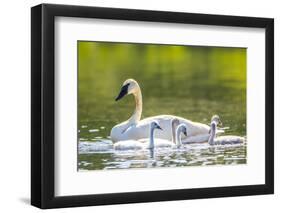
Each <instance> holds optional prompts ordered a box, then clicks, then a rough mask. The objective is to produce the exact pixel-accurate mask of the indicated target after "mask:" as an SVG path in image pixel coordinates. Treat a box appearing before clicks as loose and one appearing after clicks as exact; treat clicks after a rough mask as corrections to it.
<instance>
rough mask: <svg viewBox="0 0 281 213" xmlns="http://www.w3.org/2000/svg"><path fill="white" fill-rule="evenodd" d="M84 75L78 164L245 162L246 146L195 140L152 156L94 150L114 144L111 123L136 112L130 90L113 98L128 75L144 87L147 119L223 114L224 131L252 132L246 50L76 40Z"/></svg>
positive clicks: (203, 119)
mask: <svg viewBox="0 0 281 213" xmlns="http://www.w3.org/2000/svg"><path fill="white" fill-rule="evenodd" d="M78 74H79V81H78V131H79V133H78V147H79V149H78V169H79V170H100V169H101V170H102V169H122V168H147V167H175V166H199V165H200V166H201V165H226V164H245V163H246V161H247V146H246V145H243V146H215V147H209V146H208V145H206V144H205V145H195V144H193V145H190V146H188V147H186V148H183V149H180V150H173V149H157V150H155V152H154V153H153V155H152V154H151V152H150V151H149V150H141V151H114V150H112V149H104V150H100V151H93V150H90V149H89V147H91V145H92V144H96V145H101V146H107V145H109V144H110V143H111V141H110V137H109V135H110V130H111V128H112V127H113V126H114V125H116V124H118V123H120V122H122V121H124V120H127V119H128V118H129V117H130V115H131V114H132V113H133V111H134V107H135V103H134V99H133V97H132V96H126V97H124V98H123V99H121V100H120V101H118V102H115V101H114V99H115V97H116V96H117V94H118V93H119V90H120V87H121V85H122V83H123V81H124V80H125V79H128V78H134V79H136V80H137V81H138V82H139V84H140V86H141V89H142V95H143V113H142V118H146V117H149V116H154V115H161V114H170V115H177V116H181V117H184V118H186V119H190V120H194V121H197V122H201V123H205V124H208V123H210V119H211V116H212V115H214V114H218V115H219V116H220V117H221V119H222V122H223V125H224V126H226V127H229V129H228V130H226V133H225V134H226V135H228V134H233V135H238V136H245V135H247V131H246V126H247V125H246V86H247V85H246V49H244V48H217V47H195V46H173V45H138V44H124V43H123V44H122V43H119V44H118V43H106V42H78ZM88 143H90V144H88ZM87 144H88V145H87ZM87 146H88V149H87ZM105 148H106V147H105Z"/></svg>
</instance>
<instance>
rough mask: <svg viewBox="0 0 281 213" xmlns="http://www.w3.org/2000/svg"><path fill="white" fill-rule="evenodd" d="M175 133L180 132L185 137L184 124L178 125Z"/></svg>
mask: <svg viewBox="0 0 281 213" xmlns="http://www.w3.org/2000/svg"><path fill="white" fill-rule="evenodd" d="M177 131H179V132H180V133H181V132H182V133H183V134H184V135H185V136H187V126H186V124H180V125H179V126H178V128H177Z"/></svg>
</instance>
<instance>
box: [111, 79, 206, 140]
mask: <svg viewBox="0 0 281 213" xmlns="http://www.w3.org/2000/svg"><path fill="white" fill-rule="evenodd" d="M128 94H132V95H134V97H135V102H136V109H135V111H134V113H133V115H132V116H131V117H130V118H129V119H128V120H127V121H124V122H122V123H120V124H117V125H116V126H114V127H113V128H112V129H111V133H110V137H111V140H112V141H122V140H131V139H132V140H138V139H141V138H148V137H149V124H150V123H151V121H153V120H156V121H158V123H159V125H160V126H161V128H162V129H163V131H158V132H156V133H155V137H157V138H161V139H165V140H172V132H171V129H172V127H171V121H172V119H174V118H176V119H178V120H179V121H180V123H184V124H186V126H187V136H186V137H190V136H195V135H202V134H208V132H209V129H210V127H209V126H208V125H206V124H202V123H197V122H192V121H190V120H187V119H184V118H181V117H177V116H174V115H159V116H153V117H148V118H145V119H143V120H141V114H142V94H141V89H140V87H139V84H138V83H137V82H136V81H135V80H133V79H128V80H126V81H125V82H124V83H123V86H122V88H121V91H120V93H119V95H118V96H117V98H116V99H115V100H116V101H118V100H120V99H121V98H122V97H124V96H125V95H128Z"/></svg>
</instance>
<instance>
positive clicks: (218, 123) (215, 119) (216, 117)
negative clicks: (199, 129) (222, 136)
mask: <svg viewBox="0 0 281 213" xmlns="http://www.w3.org/2000/svg"><path fill="white" fill-rule="evenodd" d="M211 123H215V124H216V125H222V122H221V119H220V117H219V116H218V115H213V117H212V119H211Z"/></svg>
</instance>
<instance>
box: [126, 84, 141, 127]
mask: <svg viewBox="0 0 281 213" xmlns="http://www.w3.org/2000/svg"><path fill="white" fill-rule="evenodd" d="M133 95H134V97H135V102H136V109H135V112H134V114H133V115H132V116H131V118H130V119H129V120H130V123H138V122H139V121H140V119H141V113H142V94H141V90H140V88H139V87H138V88H137V89H136V92H134V93H133Z"/></svg>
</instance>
